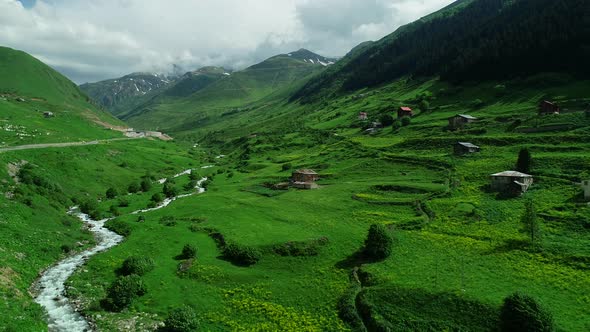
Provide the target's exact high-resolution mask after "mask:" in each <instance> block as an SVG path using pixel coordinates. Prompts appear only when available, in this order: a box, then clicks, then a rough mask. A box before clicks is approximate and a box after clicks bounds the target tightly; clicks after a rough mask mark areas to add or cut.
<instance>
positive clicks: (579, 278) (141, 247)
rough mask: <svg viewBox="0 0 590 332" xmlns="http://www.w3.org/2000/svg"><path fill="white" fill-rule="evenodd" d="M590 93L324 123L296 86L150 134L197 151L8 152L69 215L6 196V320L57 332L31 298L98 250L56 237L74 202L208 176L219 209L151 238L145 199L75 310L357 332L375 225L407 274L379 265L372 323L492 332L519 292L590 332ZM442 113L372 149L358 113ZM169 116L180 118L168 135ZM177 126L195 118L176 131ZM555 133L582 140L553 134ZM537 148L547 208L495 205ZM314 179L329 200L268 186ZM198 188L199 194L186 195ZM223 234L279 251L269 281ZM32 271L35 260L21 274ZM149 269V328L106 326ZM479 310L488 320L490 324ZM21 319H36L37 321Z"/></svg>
mask: <svg viewBox="0 0 590 332" xmlns="http://www.w3.org/2000/svg"><path fill="white" fill-rule="evenodd" d="M269 77H270V76H269ZM269 77H266V78H264V79H263V81H265V82H268V79H269ZM243 79H244V81H243V82H247V78H243ZM233 82H234V83H235V84H238V83H239V81H237V80H236V81H233ZM229 83H231V82H230V81H228V82H223V84H229ZM234 83H231V84H234ZM219 84H221V83H219ZM500 86H503V88H502V87H500ZM588 86H589V84H588V82H587V81H573V80H571V79H570V78H568V77H565V78H563V77H561V76H558V77H557V78H556V76H554V75H547V76H539V77H533V78H529V79H526V80H515V81H510V82H487V83H480V84H473V85H465V86H451V85H449V84H447V83H444V82H440V81H439V80H437V79H432V80H400V81H398V82H395V83H392V84H389V85H386V86H382V87H379V88H378V89H374V90H363V91H359V92H355V93H353V94H351V95H345V96H334V97H333V98H331V99H326V100H323V101H319V102H317V103H315V104H311V105H298V104H295V103H287V102H285V99H284V98H285V96H287V95H288V93H289V91H291V89H293V86H286V87H284V88H283V89H282V90H280V89H278V90H274V91H275V94H271V95H266V93H270V91H272V89H270V88H269V89H268V90H264V89H262V90H264V91H265V93H261V94H260V95H255V96H254V95H253V94H244V95H239V94H236V95H233V96H232V97H231V98H230V99H228V100H225V101H224V99H223V97H224V96H226V95H223V94H220V95H219V96H211V99H210V100H207V98H203V99H202V100H205V101H202V103H201V101H199V102H197V101H196V100H189V99H187V100H184V101H182V102H178V100H176V101H177V102H178V103H174V104H167V101H166V100H162V101H161V104H159V105H158V106H157V107H156V108H157V112H155V113H154V114H155V115H154V117H153V118H149V117H147V118H146V120H145V121H146V122H145V123H146V124H147V123H149V122H150V121H152V123H156V122H159V121H162V122H161V123H162V125H166V126H170V127H171V128H177V130H178V132H177V134H178V135H179V137H180V138H181V141H180V142H177V143H165V142H159V141H147V140H138V141H131V142H116V143H109V144H103V145H98V146H88V147H76V148H67V149H47V150H36V151H19V152H11V153H4V154H0V162H1V163H2V164H7V163H9V162H11V163H14V162H17V161H20V160H27V161H28V162H30V163H32V164H34V165H36V167H35V168H34V170H35V172H37V173H36V174H39V175H43V176H44V177H45V178H47V179H50V180H51V183H54V184H56V186H50V187H51V188H52V190H54V192H57V195H55V196H56V197H58V198H49V197H50V196H51V195H50V194H51V193H53V192H46V190H45V189H39V188H36V187H35V186H25V185H23V184H21V185H18V187H21V188H22V192H23V193H24V194H25V195H21V196H19V195H17V197H16V198H14V199H7V198H5V197H4V196H2V197H0V200H1V201H0V204H4V207H5V209H4V208H3V209H2V210H1V212H0V214H2V216H3V217H2V219H1V220H7V221H8V222H6V223H4V224H0V227H4V231H3V232H2V233H1V234H2V237H3V238H2V240H3V241H4V242H2V243H3V244H2V245H0V247H1V248H2V249H3V251H4V252H6V253H8V254H7V255H5V256H4V255H3V256H1V257H2V258H0V259H4V261H0V262H1V263H2V266H8V267H9V268H10V269H11V271H10V270H6V269H5V270H3V273H2V276H3V279H2V282H3V283H0V289H2V290H3V292H4V293H3V295H4V305H5V307H6V310H7V312H8V313H11V315H8V316H2V318H0V319H4V321H0V325H1V324H2V323H3V324H4V325H6V326H11V327H14V328H19V329H22V328H25V329H26V328H34V329H39V328H41V326H42V323H41V322H40V320H41V310H40V308H38V307H37V306H35V305H32V304H31V299H30V298H29V297H28V296H27V295H26V289H27V287H28V285H29V284H30V283H31V282H32V281H33V279H34V277H35V276H36V274H37V273H38V271H39V270H40V269H42V268H43V267H45V266H47V265H48V264H50V263H51V262H53V261H55V260H57V259H58V258H59V257H60V256H61V255H62V254H61V252H60V251H61V249H60V247H61V246H62V245H63V244H69V245H71V244H72V243H73V244H75V243H76V242H78V241H87V240H89V238H88V234H85V233H84V232H82V231H80V229H79V224H77V223H76V222H75V221H72V226H67V224H68V222H66V223H63V222H54V223H47V222H45V223H44V221H45V220H46V219H47V218H49V220H61V218H64V217H63V216H64V215H65V214H64V213H65V209H66V207H67V206H68V205H69V204H73V202H72V198H73V197H74V196H75V197H76V198H80V197H82V198H90V199H97V198H101V203H100V204H99V209H100V210H101V212H102V213H104V215H109V212H108V210H109V209H110V207H111V206H112V205H115V206H117V205H121V204H120V202H121V200H122V199H123V197H117V198H115V199H111V200H108V199H105V198H104V197H105V192H106V190H107V188H109V187H114V188H116V189H118V190H119V191H124V189H125V188H127V187H128V186H129V184H130V183H133V182H139V181H140V179H141V178H142V177H143V176H145V175H147V174H148V173H149V174H150V175H151V176H154V177H155V178H156V179H158V178H163V177H167V176H170V175H173V174H176V173H178V172H181V171H183V170H185V169H187V168H196V169H197V171H198V173H199V175H201V176H209V177H210V176H212V175H213V180H212V183H211V184H210V185H209V187H208V191H207V192H206V193H204V194H202V195H196V196H191V197H186V198H183V199H179V200H177V201H175V202H173V203H172V204H171V205H170V206H169V207H167V208H165V209H161V210H157V211H154V212H150V213H145V214H142V215H143V216H144V217H145V222H138V215H127V213H129V212H131V211H133V210H136V209H139V208H144V207H146V206H147V205H148V204H149V201H150V197H151V196H152V195H153V194H155V193H157V192H160V191H162V185H159V184H155V183H154V185H153V187H152V188H151V189H150V190H149V192H146V193H139V194H137V195H131V196H125V197H124V198H125V199H126V200H127V201H128V203H129V206H127V207H125V206H121V207H119V212H121V213H123V215H122V216H121V217H119V218H118V223H123V224H125V225H127V227H128V228H129V229H130V230H131V232H130V234H129V235H128V236H127V238H126V240H125V241H124V242H123V243H122V244H121V245H119V246H117V247H115V248H113V249H112V250H110V251H108V252H105V253H102V254H100V255H98V256H96V257H95V258H93V259H91V260H90V261H89V262H88V264H87V265H86V266H84V268H83V269H80V270H79V271H78V272H77V273H76V274H75V276H74V277H73V278H72V279H71V280H70V286H71V287H70V294H71V295H72V296H74V297H76V298H77V299H79V300H80V301H82V303H83V304H84V312H85V313H86V314H87V315H90V316H92V317H93V318H94V319H95V320H96V321H97V324H98V325H99V327H101V328H102V329H103V330H120V329H123V327H122V326H123V325H124V324H128V323H129V322H130V321H131V319H135V318H137V317H139V318H138V321H137V323H138V324H140V323H144V324H148V325H150V326H151V325H154V324H157V323H158V322H160V321H163V320H164V318H165V315H166V313H167V312H168V311H169V310H170V309H173V308H177V307H179V306H181V305H182V304H188V305H191V306H193V307H195V309H196V311H197V313H198V315H199V317H200V319H201V321H202V327H203V329H205V330H311V331H316V330H317V331H324V330H345V329H347V328H348V326H347V325H346V323H344V322H343V321H341V320H340V318H339V317H338V310H337V303H338V301H339V299H340V298H341V297H342V296H343V295H344V294H345V293H347V289H349V288H350V285H351V284H350V275H351V271H352V270H353V268H354V267H355V264H356V263H358V262H359V260H358V256H355V253H356V252H357V251H358V249H359V248H361V246H362V245H363V241H364V238H365V236H366V232H367V230H368V228H369V226H370V225H371V224H373V223H379V224H384V225H390V226H391V232H392V234H393V236H394V238H395V244H394V248H393V254H392V255H391V256H390V257H389V258H387V259H386V260H384V261H381V262H375V263H366V264H364V266H363V267H362V271H364V272H366V273H370V274H371V276H372V278H371V280H372V282H371V283H366V282H364V283H363V285H362V288H361V290H360V294H361V295H360V297H359V301H358V303H360V304H361V305H362V304H363V303H364V304H365V305H366V306H367V307H368V311H369V313H370V317H369V321H370V320H371V319H377V318H380V319H383V320H385V321H387V322H389V323H390V324H396V326H406V327H407V326H423V325H412V324H425V325H424V326H429V327H431V328H433V329H442V328H444V327H448V328H455V327H459V328H463V329H467V330H479V329H482V330H484V329H487V328H488V327H490V326H491V324H490V321H491V319H492V318H490V317H495V315H496V313H497V310H498V308H499V306H500V304H501V302H502V300H503V298H504V297H505V296H507V295H509V294H511V293H513V292H514V291H517V290H519V291H523V292H525V293H527V294H529V295H532V296H534V297H535V298H537V299H539V300H540V301H541V302H542V303H544V304H546V306H547V307H548V308H549V309H550V311H551V312H552V313H553V315H554V317H555V321H556V324H557V326H558V328H559V329H560V330H564V331H584V330H587V329H588V328H589V327H590V321H589V319H588V317H590V315H589V312H588V308H590V303H589V301H590V300H589V297H588V296H587V294H588V292H589V291H590V286H589V285H590V282H589V281H590V280H588V273H587V269H588V262H589V259H590V258H589V257H590V249H588V248H590V246H589V245H590V233H589V232H588V230H589V229H590V226H589V224H590V223H589V220H590V208H589V207H588V205H587V204H585V203H583V202H582V201H581V199H580V194H581V190H580V188H578V187H577V186H576V185H575V182H578V181H580V180H581V179H587V178H588V177H590V166H588V165H590V164H589V163H588V161H589V160H588V159H589V158H588V153H587V151H588V150H589V148H590V145H589V144H587V143H586V142H587V138H588V134H589V133H590V132H589V131H588V128H589V126H590V119H589V118H588V117H587V116H586V114H585V113H584V112H582V111H583V110H584V107H585V106H584V105H585V103H587V99H586V98H587V96H586V93H587V92H586V91H588ZM228 87H229V85H228ZM207 89H209V88H206V89H204V90H203V91H205V90H207ZM265 89H266V88H265ZM262 90H260V91H262ZM218 91H223V89H221V90H218ZM226 92H227V89H226ZM220 93H221V92H220ZM253 96H254V97H253ZM234 97H235V98H234ZM259 98H262V100H259V101H256V100H258V99H259ZM422 99H426V100H428V102H429V104H430V107H429V109H424V110H422V111H417V115H416V116H415V117H414V118H413V119H412V121H411V123H410V124H409V125H408V126H405V127H402V128H400V129H399V130H393V129H392V128H391V127H388V128H384V129H383V130H382V131H380V132H378V133H376V134H375V135H365V134H363V132H364V131H363V129H364V128H363V126H364V124H363V123H360V122H358V120H357V116H358V112H360V111H366V112H368V113H369V116H370V118H371V120H373V119H378V118H379V117H380V115H382V114H386V113H389V114H392V113H393V110H394V109H395V108H396V107H398V106H400V105H409V106H412V107H414V108H416V107H417V106H418V104H419V102H420V101H421V100H422ZM540 99H551V100H557V101H559V103H560V104H562V105H566V106H567V108H568V109H569V110H570V111H572V112H571V113H565V114H562V115H559V116H549V117H538V116H537V115H536V105H537V103H538V101H539V100H540ZM199 103H201V104H199ZM10 105H12V106H11V107H28V106H26V105H29V104H16V103H12V102H10ZM23 105H24V106H23ZM196 105H201V106H203V108H202V109H201V110H202V112H199V113H198V114H196V113H194V112H193V110H194V108H193V107H196ZM564 108H565V106H564ZM162 111H170V113H166V114H167V117H166V118H163V117H162V116H161V114H163V113H161V112H162ZM15 112H16V111H15ZM459 113H461V114H472V115H474V116H477V117H478V118H480V121H479V122H476V123H473V124H470V125H469V126H467V127H466V128H465V129H463V130H459V131H455V132H452V131H449V130H447V128H446V125H447V118H448V117H450V116H453V115H455V114H459ZM32 114H34V113H32ZM177 114H182V116H181V117H180V118H178V119H173V117H174V116H175V115H177ZM187 118H191V119H192V120H194V121H192V120H191V121H188V122H186V121H185V120H186V119H187ZM138 119H139V118H138ZM138 121H140V120H138ZM141 121H143V120H141ZM29 123H34V122H33V120H29ZM179 125H180V126H179ZM552 125H567V127H566V128H563V127H562V128H557V127H555V128H552V129H551V130H552V131H543V130H545V129H547V126H552ZM531 128H532V129H543V130H540V131H539V132H529V131H530V130H528V129H531ZM523 129H527V130H523ZM76 135H80V136H77V137H85V136H81V135H82V133H81V132H80V134H76ZM37 139H40V138H39V137H35V138H34V139H33V138H31V140H32V142H34V141H35V140H37ZM459 140H460V141H471V142H473V143H475V144H477V145H480V146H481V147H482V151H481V152H480V153H479V154H476V155H470V156H465V157H455V156H453V155H452V144H454V143H455V142H456V141H459ZM197 142H198V143H199V144H200V145H199V146H194V143H197ZM522 147H528V148H529V150H530V151H531V153H532V155H533V160H534V166H533V169H532V171H531V172H532V174H533V175H534V176H535V184H534V185H533V187H532V188H531V190H530V191H529V192H528V193H526V194H525V195H524V197H521V198H513V199H506V198H502V197H498V195H497V194H495V193H491V192H489V191H488V190H487V185H488V183H489V175H490V174H492V173H496V172H499V171H504V170H509V169H512V168H513V167H514V164H515V161H516V157H517V155H518V152H519V150H520V149H521V148H522ZM222 154H223V155H225V156H224V157H219V156H220V155H222ZM217 157H219V158H217ZM204 165H214V167H213V168H207V169H202V168H201V167H202V166H204ZM296 168H312V169H315V170H316V171H318V172H319V173H320V176H321V180H320V181H319V182H318V183H319V185H320V186H321V188H320V189H318V190H313V191H304V190H294V189H290V190H288V191H275V190H271V189H269V188H268V187H269V186H268V184H277V183H280V182H284V181H286V180H287V179H288V177H289V176H290V172H291V171H292V170H294V169H296ZM2 174H4V173H2ZM2 178H3V179H5V180H6V181H5V182H4V183H3V184H2V192H12V191H16V189H15V186H16V185H15V183H14V182H13V180H11V179H10V178H9V177H8V176H7V175H6V174H4V175H2ZM188 181H189V180H188V177H187V176H183V177H179V178H177V179H176V186H177V187H178V188H181V187H183V186H184V185H185V184H186V183H188ZM57 185H59V186H57ZM57 187H59V188H61V189H59V190H57V189H55V188H57ZM46 189H47V188H46ZM27 195H29V196H30V197H31V200H27V199H26V198H27ZM9 196H10V195H9ZM60 197H61V199H59V198H60ZM64 197H65V198H64ZM526 198H531V199H533V201H534V204H535V207H536V209H537V212H538V215H539V218H540V219H539V220H540V223H541V230H542V235H543V237H542V240H541V243H540V245H539V246H538V247H537V248H533V247H532V246H531V245H530V244H529V243H528V242H527V235H526V234H523V233H521V232H520V228H521V227H520V224H519V220H520V215H521V214H522V211H523V203H524V199H526ZM170 221H174V222H170ZM37 224H40V226H37ZM31 229H33V231H31ZM212 233H213V234H215V233H219V234H221V235H222V236H223V238H224V239H225V240H226V241H228V242H231V243H237V244H239V245H242V246H248V247H251V248H253V249H254V250H257V251H259V252H260V253H261V259H260V261H259V262H257V263H256V264H254V265H251V266H249V267H244V266H237V265H234V264H232V263H231V262H229V261H228V260H227V257H223V253H222V250H221V249H222V248H221V246H220V244H219V243H217V242H216V241H215V240H214V238H217V239H219V237H220V235H210V234H212ZM48 234H53V235H55V236H48ZM326 239H327V241H326ZM4 243H7V244H6V245H4ZM320 243H321V245H319V244H320ZM31 244H32V245H31ZM185 244H193V245H195V246H196V247H197V248H198V253H197V258H196V259H195V260H194V261H193V262H192V265H191V262H187V261H181V260H179V257H177V256H178V255H179V254H180V253H181V251H182V248H183V246H184V245H185ZM293 244H296V245H297V246H305V245H307V246H314V245H317V247H316V248H315V249H316V250H313V251H309V252H310V253H313V254H309V256H288V255H285V254H284V252H283V255H281V253H280V252H279V251H278V250H277V248H285V247H288V246H290V245H293ZM20 253H24V254H25V255H27V257H28V256H30V257H32V259H31V260H25V259H20V260H19V257H21V258H22V257H23V256H22V255H21V254H20ZM132 255H140V256H147V257H150V258H152V259H153V260H154V261H155V269H154V270H153V271H151V272H149V273H147V274H146V275H145V276H144V277H143V279H144V281H145V283H146V284H147V287H148V293H147V294H146V295H145V296H143V297H141V298H139V299H138V300H136V301H135V302H134V303H133V305H132V307H131V308H130V310H126V311H123V312H121V313H109V312H105V311H104V310H103V309H102V308H101V307H100V305H99V302H100V300H101V299H102V298H104V296H105V291H106V288H107V287H108V285H109V284H110V283H111V282H112V281H113V280H114V279H115V277H116V272H115V271H116V269H117V268H118V267H120V265H121V264H122V262H123V261H124V260H125V259H126V258H127V257H129V256H132ZM13 257H14V258H13ZM180 265H182V269H183V270H184V272H183V273H179V266H180ZM12 271H13V272H12ZM14 273H16V275H15V274H14ZM5 275H10V277H9V278H4V276H5ZM5 280H9V282H6V281H5ZM15 290H18V292H17V291H15ZM19 292H20V294H21V296H18V294H19ZM8 294H13V295H12V297H9V296H8ZM14 294H16V295H14ZM425 306H426V307H425ZM466 306H473V307H477V308H478V310H477V312H476V313H480V314H481V315H474V312H473V311H469V310H467V309H465V308H466ZM23 307H26V308H30V309H26V310H25V309H22V308H23ZM424 308H427V309H428V310H425V309H424ZM357 309H361V311H362V308H357ZM365 310H367V309H366V308H365ZM20 312H25V313H26V314H23V315H21V316H22V319H21V318H17V317H21V316H19V315H18V313H20ZM139 312H142V314H139ZM98 315H100V317H101V318H98V317H99V316H98ZM154 315H155V316H154ZM400 316H401V317H400ZM365 318H366V317H365ZM404 318H405V319H404ZM488 318H489V319H488ZM404 324H405V325H404Z"/></svg>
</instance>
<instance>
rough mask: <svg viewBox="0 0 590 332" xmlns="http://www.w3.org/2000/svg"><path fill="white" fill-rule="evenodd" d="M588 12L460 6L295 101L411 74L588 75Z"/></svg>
mask: <svg viewBox="0 0 590 332" xmlns="http://www.w3.org/2000/svg"><path fill="white" fill-rule="evenodd" d="M588 14H590V4H589V3H588V1H584V0H557V1H555V0H518V1H511V0H478V1H458V2H457V3H455V4H453V5H451V6H449V7H447V8H446V9H443V10H442V11H440V12H438V13H436V14H433V15H430V16H428V17H426V18H424V19H422V20H419V21H417V22H414V23H412V24H409V25H407V26H405V27H402V28H400V29H399V30H398V31H396V32H394V33H393V34H391V35H390V36H387V37H385V38H384V39H383V40H381V41H379V42H378V43H375V44H374V45H372V46H371V47H369V48H367V49H366V50H364V51H363V52H361V53H360V54H358V55H356V56H354V57H352V58H351V59H349V60H348V61H347V62H346V63H345V64H343V65H341V66H340V67H341V68H338V69H336V68H333V69H332V70H328V71H326V72H324V73H322V74H321V75H319V76H318V77H317V78H314V79H313V80H311V81H310V82H309V83H307V84H306V85H305V86H304V87H303V88H302V89H301V90H300V91H298V92H297V93H296V94H295V96H294V97H296V98H302V99H303V100H309V99H310V98H313V97H314V96H317V95H318V94H321V93H326V92H329V91H339V90H356V89H359V88H365V87H374V86H377V85H379V84H383V83H386V82H390V81H391V80H392V79H396V78H399V77H401V76H406V75H413V76H426V77H428V76H437V75H440V76H441V77H442V78H443V79H446V80H451V81H455V82H457V81H470V80H475V81H480V80H482V79H510V78H515V77H519V76H527V75H531V74H535V73H537V72H538V71H539V70H541V71H548V72H550V71H565V72H569V73H572V74H580V75H587V74H588V72H589V70H590V68H589V67H588V61H586V59H587V58H588V56H589V55H590V54H589V44H588V40H589V39H588V36H589V35H590V30H589V29H590V28H589V26H590V22H588V19H587V18H585V17H587V16H588ZM574 17H579V19H573V18H574Z"/></svg>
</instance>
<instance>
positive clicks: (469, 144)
mask: <svg viewBox="0 0 590 332" xmlns="http://www.w3.org/2000/svg"><path fill="white" fill-rule="evenodd" d="M457 144H459V145H463V146H464V147H466V148H479V146H477V145H475V144H472V143H468V142H457Z"/></svg>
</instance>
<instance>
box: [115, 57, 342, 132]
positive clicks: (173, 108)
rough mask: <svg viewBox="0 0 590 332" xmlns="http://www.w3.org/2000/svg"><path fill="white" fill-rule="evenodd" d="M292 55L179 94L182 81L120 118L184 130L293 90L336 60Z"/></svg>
mask: <svg viewBox="0 0 590 332" xmlns="http://www.w3.org/2000/svg"><path fill="white" fill-rule="evenodd" d="M289 54H290V55H289ZM289 54H282V55H277V56H274V57H272V58H269V59H267V60H265V61H263V62H261V63H258V64H255V65H253V66H251V67H248V68H246V69H244V70H242V71H238V72H234V73H231V74H230V73H226V72H224V73H223V75H222V76H221V77H220V78H219V79H217V80H215V81H213V82H211V84H209V85H207V86H205V87H203V88H202V89H200V90H198V91H195V92H193V93H191V94H183V93H178V90H184V89H180V87H182V85H180V82H179V83H178V84H177V86H175V87H173V88H171V89H170V90H168V91H164V92H162V93H160V94H159V95H157V96H154V97H153V98H151V99H150V100H149V101H146V102H145V103H143V104H142V105H140V106H138V107H136V108H135V109H133V110H131V111H129V112H128V113H126V114H123V115H120V117H121V119H123V120H125V121H127V122H128V123H130V124H132V125H133V126H137V127H142V128H154V129H156V128H158V129H164V130H166V131H170V130H172V131H184V130H186V129H188V128H190V127H192V126H195V125H197V124H198V123H202V122H203V121H210V120H211V118H212V117H216V118H219V117H221V115H222V114H224V113H227V112H232V111H236V110H237V109H243V108H248V105H249V104H251V103H254V102H257V101H261V100H263V99H265V98H268V97H270V96H272V95H273V94H276V93H278V92H279V91H281V90H283V89H290V88H291V87H292V86H294V85H296V84H298V82H303V81H305V80H307V79H308V78H309V77H310V76H311V75H313V74H316V73H318V72H320V71H322V70H323V69H324V68H325V67H326V66H329V65H330V64H331V63H333V62H334V59H328V58H325V57H322V56H320V55H317V54H314V53H312V52H310V51H307V50H299V51H297V52H293V53H289ZM199 77H201V76H199V75H197V78H199ZM189 92H190V89H189Z"/></svg>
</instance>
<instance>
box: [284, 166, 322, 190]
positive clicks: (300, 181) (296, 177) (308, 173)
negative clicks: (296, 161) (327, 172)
mask: <svg viewBox="0 0 590 332" xmlns="http://www.w3.org/2000/svg"><path fill="white" fill-rule="evenodd" d="M319 179H320V176H319V174H318V173H316V172H315V171H314V170H311V169H298V170H296V171H295V172H293V173H292V174H291V186H293V187H295V188H299V189H316V188H318V185H317V184H316V183H315V182H316V181H317V180H319Z"/></svg>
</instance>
